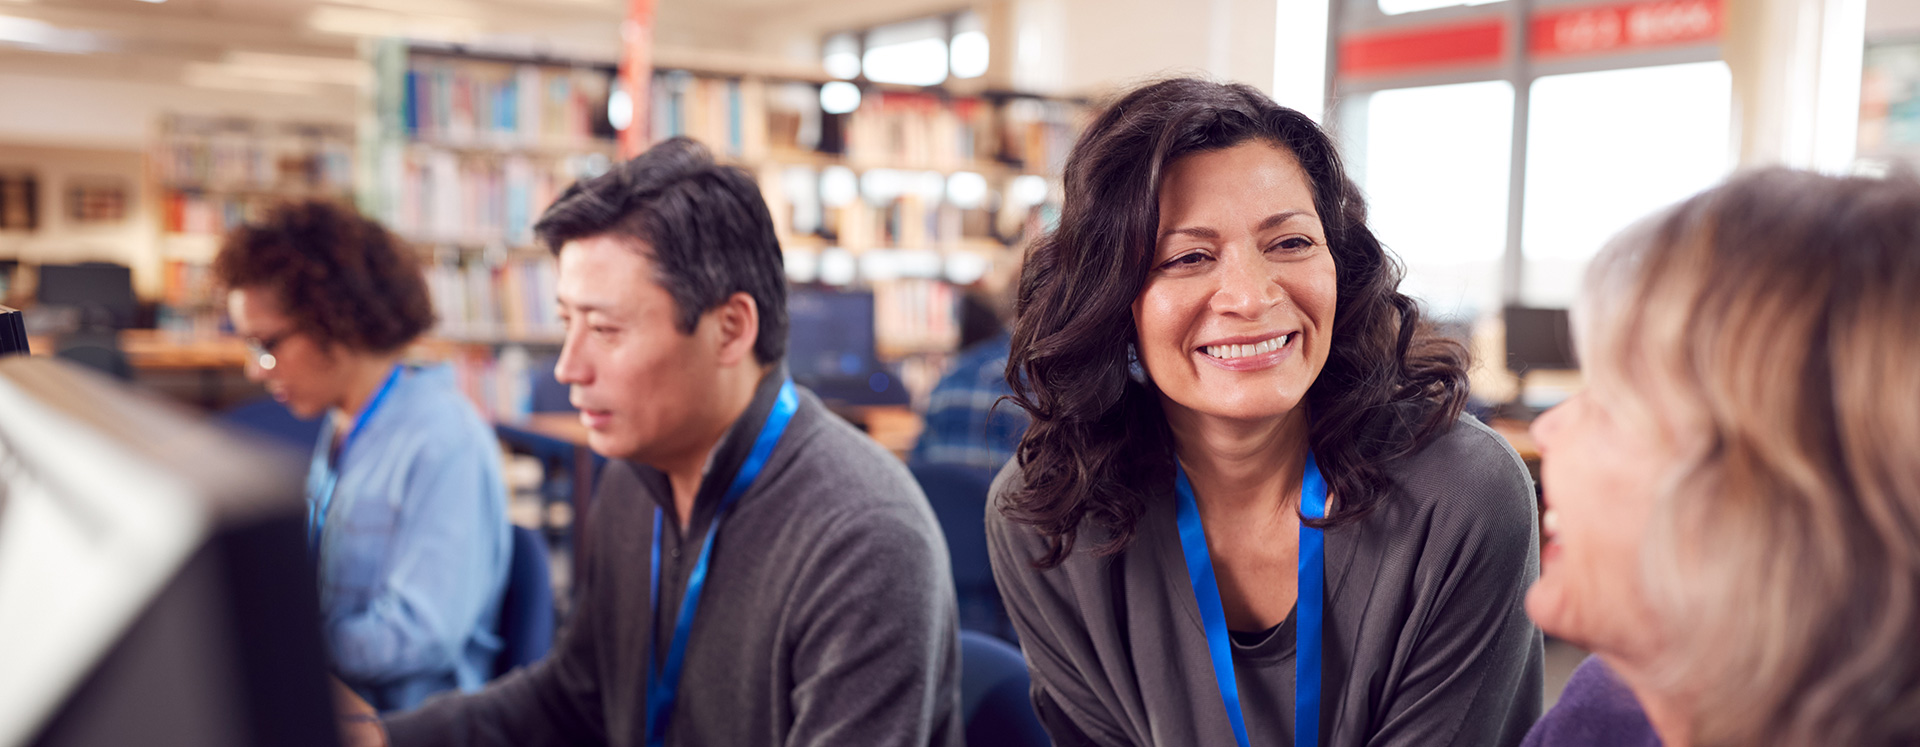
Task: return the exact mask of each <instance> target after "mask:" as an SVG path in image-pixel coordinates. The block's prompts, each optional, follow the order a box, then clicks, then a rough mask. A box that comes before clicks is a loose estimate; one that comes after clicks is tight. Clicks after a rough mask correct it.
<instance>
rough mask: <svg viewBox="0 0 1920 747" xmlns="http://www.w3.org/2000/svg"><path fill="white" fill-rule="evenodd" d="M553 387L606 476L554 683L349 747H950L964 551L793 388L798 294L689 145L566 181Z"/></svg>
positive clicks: (479, 698)
mask: <svg viewBox="0 0 1920 747" xmlns="http://www.w3.org/2000/svg"><path fill="white" fill-rule="evenodd" d="M535 232H536V233H537V234H538V235H539V237H540V240H541V241H542V242H543V243H545V244H546V245H548V246H549V247H551V248H552V249H553V251H554V252H555V253H556V254H558V256H559V275H558V286H557V291H556V292H557V296H558V298H557V301H558V303H559V306H560V314H561V318H562V321H564V322H565V323H566V341H565V344H564V347H563V349H562V351H561V354H560V360H559V363H558V364H557V365H556V366H555V369H554V375H555V377H556V378H557V379H558V380H559V381H560V382H561V383H563V384H566V385H568V387H569V389H570V392H571V394H570V396H571V398H572V401H573V403H574V404H575V405H576V406H578V407H579V408H580V417H581V421H582V424H583V425H584V426H585V427H586V431H587V442H588V444H589V445H590V446H591V447H592V448H593V450H594V451H595V452H597V453H600V454H602V455H605V456H607V457H610V458H612V459H613V461H610V462H609V463H608V464H607V467H606V469H605V471H604V473H603V474H602V476H601V478H600V484H599V486H598V488H597V489H596V492H595V497H594V500H593V504H592V505H593V512H592V514H591V521H589V522H586V525H587V526H588V527H589V529H588V530H587V532H588V534H587V536H586V537H584V538H582V541H583V542H585V543H586V548H587V553H586V556H585V560H584V561H583V564H582V567H581V568H580V569H579V570H578V572H577V575H576V578H577V579H578V583H579V586H577V587H576V592H577V593H576V598H577V600H578V601H577V602H576V603H575V607H574V612H573V614H572V615H571V616H570V617H569V619H568V621H567V625H566V629H565V631H563V632H562V634H561V636H560V640H559V642H558V643H557V644H556V645H555V646H554V648H553V652H552V653H551V654H550V655H548V657H547V658H546V659H544V660H542V661H541V662H539V663H537V664H535V665H533V666H531V667H528V668H525V669H521V670H519V671H517V672H515V673H513V674H509V675H507V676H506V677H503V678H501V679H500V680H499V681H498V682H496V683H495V684H494V685H492V686H490V687H488V688H487V689H486V690H484V691H482V692H479V693H474V694H471V695H457V696H454V695H450V696H445V697H440V698H435V699H433V700H430V701H428V702H427V703H426V704H425V705H423V706H421V707H420V708H419V709H416V710H414V711H412V712H409V713H404V714H399V715H397V716H394V717H392V718H390V719H388V720H386V721H385V722H383V723H382V722H372V721H368V720H366V719H365V717H366V716H368V715H369V714H367V713H365V712H364V711H362V710H359V709H358V708H357V707H356V706H355V705H354V704H351V703H349V704H348V705H347V707H345V708H343V709H342V711H343V712H342V714H341V722H342V726H343V727H344V729H345V731H346V732H347V736H348V738H349V739H350V740H358V741H357V742H353V743H357V744H378V743H380V742H382V741H384V739H385V738H387V737H391V739H392V742H393V744H396V745H402V746H406V745H447V746H450V747H451V746H454V745H462V746H464V745H500V746H501V747H507V746H509V745H511V746H513V747H531V746H537V745H580V744H588V745H592V744H609V745H631V746H633V747H639V746H641V745H662V744H664V745H912V746H915V747H920V746H923V745H940V746H944V745H957V744H958V743H959V742H960V738H961V733H962V732H961V728H962V727H961V719H960V715H959V713H958V711H959V706H960V704H959V680H960V660H959V654H960V652H959V632H958V621H957V615H956V612H955V602H954V592H953V581H952V577H951V576H950V574H949V572H948V570H947V560H946V558H947V551H946V547H945V544H944V542H943V541H942V539H941V535H940V529H939V526H938V525H937V524H935V522H934V517H933V513H932V510H931V509H930V508H929V507H928V506H927V499H926V497H925V496H924V495H923V494H921V492H920V489H919V488H918V487H917V486H916V485H915V484H914V481H913V477H912V475H910V474H909V473H908V472H907V469H906V466H905V465H903V464H902V463H901V462H900V460H898V459H896V458H894V457H893V455H891V454H888V453H887V452H886V451H885V450H883V449H881V448H880V446H879V445H878V444H876V443H874V441H873V439H871V438H868V437H867V436H866V435H865V434H863V433H861V432H859V431H858V430H855V429H854V428H853V426H851V425H849V424H848V423H847V422H846V421H845V420H842V419H840V418H839V417H838V416H836V415H834V414H833V413H832V412H831V411H829V410H827V408H826V406H825V405H823V404H821V402H820V400H819V398H817V397H815V396H814V395H813V393H811V392H808V391H806V390H805V389H802V388H800V387H798V386H796V385H795V384H794V383H793V381H792V379H791V378H790V377H789V376H788V374H787V366H786V362H785V359H786V348H787V285H786V274H785V265H784V262H783V260H782V257H781V252H780V244H779V242H778V240H777V239H776V238H775V236H774V230H773V218H772V216H771V214H770V213H769V212H768V211H767V206H766V203H765V202H763V201H762V198H761V194H760V188H759V187H758V186H757V185H756V184H755V182H754V180H753V178H752V177H751V176H749V175H748V174H747V173H746V172H744V171H742V170H740V169H738V168H734V167H729V166H723V165H720V164H717V163H715V162H714V160H713V157H712V155H711V154H710V153H709V152H708V151H707V150H706V148H704V147H703V146H701V145H699V144H698V143H695V142H694V141H692V140H689V139H686V138H674V139H671V140H668V141H666V142H663V143H661V144H659V145H655V146H654V147H652V148H651V149H649V150H647V151H646V152H645V153H642V154H641V155H640V156H638V157H636V158H634V159H632V160H630V161H627V162H625V163H622V164H619V165H617V166H615V167H614V168H613V169H612V170H611V171H608V172H607V173H605V174H602V175H600V176H597V177H594V178H592V179H587V180H583V181H580V182H578V183H575V184H574V185H573V186H571V187H569V188H568V189H567V191H566V192H565V193H563V194H562V195H561V196H560V198H559V199H558V200H556V201H555V202H554V204H553V205H552V206H551V207H549V208H547V210H546V213H545V214H544V215H542V216H541V218H540V222H539V224H538V225H537V226H535Z"/></svg>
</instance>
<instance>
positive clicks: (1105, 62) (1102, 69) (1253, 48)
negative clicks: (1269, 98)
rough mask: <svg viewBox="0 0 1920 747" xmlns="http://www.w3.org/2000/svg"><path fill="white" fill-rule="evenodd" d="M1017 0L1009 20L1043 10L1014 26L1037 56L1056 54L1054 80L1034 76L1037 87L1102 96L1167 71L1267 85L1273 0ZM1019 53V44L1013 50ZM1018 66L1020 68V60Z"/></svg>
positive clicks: (1269, 87) (1270, 87)
mask: <svg viewBox="0 0 1920 747" xmlns="http://www.w3.org/2000/svg"><path fill="white" fill-rule="evenodd" d="M1019 4H1020V6H1021V7H1020V9H1019V10H1020V12H1017V13H1016V19H1019V18H1021V16H1022V15H1023V14H1026V12H1027V11H1029V9H1030V8H1032V9H1036V10H1037V9H1045V11H1043V12H1033V13H1030V14H1029V17H1031V18H1032V19H1034V21H1035V24H1034V25H1028V26H1024V27H1021V28H1019V29H1018V30H1017V32H1016V33H1018V34H1020V35H1022V36H1023V37H1025V38H1031V39H1034V40H1035V43H1036V44H1037V45H1038V46H1039V50H1038V52H1039V54H1041V55H1042V56H1043V58H1044V57H1055V58H1057V59H1058V60H1059V62H1058V63H1057V64H1058V65H1059V67H1058V79H1057V80H1055V81H1035V83H1036V84H1039V85H1040V87H1042V89H1043V90H1051V91H1052V92H1057V93H1078V94H1091V95H1102V94H1108V93H1114V92H1118V91H1122V90H1124V89H1126V88H1130V87H1132V86H1133V85H1135V84H1138V83H1140V82H1143V81H1146V80H1151V79H1154V78H1160V77H1165V76H1169V75H1201V76H1207V77H1211V78H1214V79H1217V80H1222V81H1235V82H1242V83H1249V84H1252V85H1253V86H1254V87H1256V88H1259V89H1261V90H1264V91H1269V92H1271V91H1272V90H1273V49H1274V34H1273V26H1274V0H1180V1H1179V2H1164V1H1161V2H1156V1H1155V0H1020V3H1019ZM1049 6H1053V7H1049ZM1055 8H1057V11H1055ZM1029 34H1031V36H1027V35H1029ZM1024 51H1025V50H1024V49H1021V50H1018V52H1016V54H1017V56H1018V55H1019V53H1020V52H1024ZM1019 64H1020V65H1021V66H1022V67H1024V66H1025V60H1020V61H1019ZM1018 70H1019V68H1016V74H1018V73H1017V71H1018ZM1045 83H1053V84H1054V85H1052V86H1046V85H1045Z"/></svg>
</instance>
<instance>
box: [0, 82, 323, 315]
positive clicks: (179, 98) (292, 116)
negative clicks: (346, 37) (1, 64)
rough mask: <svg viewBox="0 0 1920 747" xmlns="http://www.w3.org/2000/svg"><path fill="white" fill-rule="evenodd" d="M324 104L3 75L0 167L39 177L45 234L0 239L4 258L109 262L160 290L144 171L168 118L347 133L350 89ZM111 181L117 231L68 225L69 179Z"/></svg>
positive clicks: (153, 205)
mask: <svg viewBox="0 0 1920 747" xmlns="http://www.w3.org/2000/svg"><path fill="white" fill-rule="evenodd" d="M322 90H323V93H322V94H320V95H287V94H277V93H270V92H263V91H236V90H221V89H208V88H196V87H191V86H186V85H182V84H177V83H161V82H152V81H140V80H112V79H108V78H103V77H95V76H60V75H49V74H44V73H37V72H17V71H16V72H0V91H4V92H5V94H4V95H5V98H6V100H7V102H8V105H6V106H0V168H13V167H24V168H27V169H30V170H32V171H33V172H34V173H35V175H36V176H37V177H38V182H39V190H40V220H41V224H40V228H39V230H37V231H34V232H32V233H25V232H17V231H7V232H0V258H7V259H20V260H23V261H26V262H32V263H36V264H38V263H46V262H78V261H104V262H118V263H121V264H124V265H127V266H129V267H131V268H133V279H134V288H135V290H137V291H138V292H139V293H140V294H141V296H143V297H148V298H151V297H153V296H156V295H158V294H159V293H160V290H161V266H162V259H163V257H164V252H163V251H162V249H163V244H162V239H161V236H160V213H159V205H158V204H157V200H158V197H157V196H156V195H155V194H154V190H153V186H154V185H153V184H152V183H151V178H150V175H149V172H148V169H147V166H146V153H147V151H148V149H149V148H151V147H153V143H154V140H155V138H156V136H157V134H158V128H159V122H160V118H161V116H162V115H164V114H167V113H183V114H208V115H221V114H223V115H235V116H243V117H248V118H252V119H262V120H267V121H295V120H297V121H304V122H332V123H340V124H347V125H351V124H353V122H354V118H355V116H356V114H357V111H358V106H359V105H358V102H357V100H356V97H355V96H354V94H353V93H352V92H351V90H350V89H338V88H336V89H332V90H328V89H322ZM88 176H114V177H120V178H123V179H124V181H125V182H126V183H127V185H128V187H129V192H128V200H129V202H128V205H127V212H128V215H127V220H126V222H125V223H123V224H121V225H119V226H116V227H93V226H88V227H81V226H73V225H69V224H67V223H66V222H65V219H64V217H63V216H62V211H63V210H64V204H65V203H64V201H65V184H66V182H67V180H68V179H69V178H73V177H88Z"/></svg>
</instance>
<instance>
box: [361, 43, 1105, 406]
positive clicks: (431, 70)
mask: <svg viewBox="0 0 1920 747" xmlns="http://www.w3.org/2000/svg"><path fill="white" fill-rule="evenodd" d="M374 62H375V64H374V68H375V71H376V80H377V81H378V86H377V91H376V96H375V100H376V101H378V102H379V106H378V111H376V113H375V117H373V120H374V121H376V122H378V126H377V131H376V132H375V133H373V135H374V136H373V137H372V138H370V139H368V140H370V141H371V142H372V143H374V145H373V147H372V148H371V149H370V150H369V149H363V154H362V156H363V161H364V163H365V164H366V171H368V172H369V173H372V174H374V175H375V178H374V184H373V185H371V188H370V189H368V190H364V191H363V200H362V207H363V209H365V210H366V211H367V212H369V213H370V214H372V215H375V216H377V217H379V218H380V219H382V220H384V221H385V222H386V223H387V224H388V225H389V226H390V227H392V228H393V229H394V230H396V231H397V232H398V233H400V234H401V235H402V236H405V237H407V238H408V239H410V240H412V241H413V242H414V243H416V244H417V245H419V246H421V247H424V248H426V249H427V254H428V255H429V256H430V260H429V262H428V266H427V275H428V283H429V286H430V288H431V289H432V291H433V294H434V299H435V310H436V313H437V315H438V316H439V318H440V320H441V326H440V327H439V328H438V329H437V330H436V332H435V336H436V337H437V338H438V339H440V340H442V341H444V342H446V343H447V344H448V346H449V352H448V354H449V355H450V356H451V357H453V358H454V359H455V360H456V361H457V362H460V363H461V366H462V370H463V371H464V372H465V373H463V377H464V378H463V385H465V384H471V388H470V392H471V393H473V394H474V396H475V398H476V400H478V401H482V402H485V403H489V405H483V408H482V409H483V410H489V411H490V413H492V414H496V415H497V416H498V417H501V418H502V419H505V420H513V419H515V418H516V417H517V416H519V415H520V413H517V412H516V411H515V410H514V408H512V407H500V406H499V405H503V404H505V405H511V404H512V403H514V402H516V401H518V400H519V399H520V398H519V397H517V395H516V393H515V392H514V391H512V388H513V387H517V386H518V384H508V383H507V382H509V381H510V380H512V378H513V377H514V376H515V375H517V372H516V371H515V370H512V369H515V367H516V364H515V363H514V362H510V361H502V360H501V357H502V356H503V355H505V354H506V351H507V350H508V349H510V348H511V349H517V350H520V351H522V352H516V353H514V354H513V355H514V357H515V358H519V357H523V356H524V355H528V354H548V353H550V352H552V351H553V349H555V348H557V345H558V343H559V341H560V339H559V338H560V335H561V334H562V332H563V330H561V329H560V327H559V324H558V319H557V317H556V316H555V315H554V310H553V304H552V297H553V281H554V278H553V276H554V275H555V274H556V273H555V264H554V261H553V259H552V258H551V256H550V254H549V253H548V252H546V251H544V250H543V249H542V248H540V247H536V246H534V243H535V242H534V237H533V235H532V231H531V227H532V224H533V222H535V221H536V220H537V219H538V216H539V215H540V213H541V212H542V211H543V210H544V209H545V208H546V207H547V205H548V204H550V203H551V202H552V200H553V199H554V198H555V197H557V196H558V194H559V193H560V191H562V190H563V189H564V188H565V187H566V186H568V185H569V184H571V183H572V182H573V181H575V180H578V179H581V178H586V177H591V176H594V175H597V174H598V173H600V172H601V171H603V170H604V169H606V168H608V167H610V166H611V164H612V159H613V158H614V154H615V151H616V148H615V141H614V139H613V138H614V134H615V133H614V130H613V129H612V127H611V124H610V123H609V121H608V118H607V117H606V116H605V111H606V103H607V96H608V94H609V92H610V91H611V89H612V82H613V76H614V69H613V67H612V66H611V65H610V64H603V63H582V62H577V61H560V60H550V59H544V58H517V57H510V56H502V55H493V54H467V53H465V52H463V51H461V50H458V49H451V48H441V47H433V48H423V47H419V46H408V45H406V44H403V43H398V42H390V43H385V44H384V45H382V46H381V47H380V48H379V49H378V50H377V51H376V53H375V60H374ZM825 82H826V81H824V80H822V79H817V78H809V77H806V76H797V75H790V74H781V73H779V72H778V71H775V72H772V73H766V74H761V73H753V72H715V71H701V70H691V69H656V70H654V71H653V72H652V74H651V79H650V81H649V83H650V85H649V88H648V90H649V92H650V93H649V98H648V100H646V101H643V102H637V105H636V106H635V111H634V117H633V125H632V126H635V127H641V128H645V130H646V131H647V133H648V137H647V138H646V141H647V142H650V143H651V142H659V141H661V140H664V139H666V138H669V137H674V136H681V135H684V136H687V137H691V138H693V139H695V140H699V141H701V142H702V143H704V144H706V145H707V146H708V147H709V148H710V149H711V150H712V151H713V152H714V154H715V155H716V157H718V158H720V159H721V160H723V161H725V162H727V163H731V164H734V165H737V166H740V167H742V168H744V169H746V170H747V171H748V172H749V173H751V174H753V175H754V176H755V178H756V180H757V181H758V183H759V184H760V187H761V192H762V195H763V196H764V197H765V198H766V201H767V204H768V207H769V209H770V210H771V211H772V213H773V215H774V220H775V224H776V232H777V233H778V235H779V237H780V240H781V244H782V246H783V247H785V249H786V251H787V252H788V253H789V255H805V256H802V257H799V258H798V259H796V260H793V261H791V262H790V270H791V269H792V267H794V266H817V265H820V264H821V263H839V264H840V265H841V266H844V264H845V260H846V257H847V256H851V257H852V258H853V261H854V264H855V266H856V268H858V269H857V271H856V272H854V273H853V274H852V277H849V278H844V279H840V281H841V282H843V283H848V284H851V285H855V286H860V287H866V288H870V289H872V290H873V291H874V296H875V299H876V300H875V303H876V305H877V307H878V308H876V310H875V311H876V313H875V318H876V320H877V321H876V329H875V333H876V340H877V343H878V344H877V347H878V348H879V350H878V352H880V353H881V354H882V356H883V357H884V358H885V359H888V360H894V361H898V362H900V363H901V365H902V367H903V369H904V370H903V373H904V374H906V378H907V379H908V381H907V382H906V383H907V384H908V387H909V389H910V390H914V391H917V392H918V394H919V395H920V396H924V394H925V392H926V391H927V390H930V389H931V387H932V385H933V383H934V381H935V380H936V379H937V377H938V374H939V369H940V368H941V365H940V364H941V363H942V362H943V361H944V356H945V355H946V354H947V353H950V352H952V350H953V347H954V346H955V344H956V343H957V340H958V337H959V334H958V320H957V299H958V296H959V288H958V286H959V285H963V284H965V283H966V282H971V278H966V277H961V276H950V274H949V273H948V272H947V269H948V268H949V267H955V266H959V267H974V268H982V267H985V268H991V267H994V266H1004V265H1005V264H1006V263H1009V262H1012V261H1013V260H1014V259H1015V257H1016V254H1015V252H1016V251H1017V248H1018V247H1019V246H1020V245H1021V244H1022V243H1023V242H1025V241H1027V240H1030V239H1031V238H1032V237H1033V236H1034V235H1035V234H1036V233H1038V231H1040V230H1043V229H1044V227H1045V225H1046V223H1047V222H1048V218H1047V217H1046V203H1048V202H1049V200H1047V199H1039V200H1034V199H1028V200H1026V201H1025V202H1022V201H1020V200H1017V199H1015V197H1016V195H1015V193H1016V192H1021V194H1023V195H1025V196H1027V197H1028V198H1031V197H1032V196H1033V193H1034V192H1035V191H1036V190H1035V187H1036V185H1044V186H1043V187H1042V188H1041V189H1039V190H1038V191H1039V192H1041V193H1043V194H1044V195H1057V194H1058V180H1059V176H1060V174H1059V172H1060V167H1061V166H1062V164H1063V163H1064V161H1065V157H1066V152H1067V150H1068V149H1069V148H1070V147H1071V145H1072V142H1073V138H1074V137H1076V136H1077V134H1078V132H1079V130H1080V128H1081V127H1082V126H1083V124H1084V119H1085V118H1086V117H1087V115H1088V107H1087V106H1086V104H1085V102H1083V101H1078V100H1066V99H1047V98H1041V97H1036V96H1026V95H1020V94H1015V93H1008V92H986V93H977V94H964V95H962V94H955V93H951V92H948V91H946V90H943V89H939V88H910V87H901V86H879V85H870V84H863V93H862V103H861V105H860V107H858V108H857V109H855V110H854V111H853V112H851V113H848V114H828V113H826V112H824V111H823V110H822V109H821V105H820V86H821V85H822V84H823V83H825ZM363 142H364V141H363ZM830 174H831V176H830ZM956 178H957V179H958V180H959V181H960V182H963V183H965V184H968V185H971V187H972V189H971V194H962V195H959V196H961V197H970V199H965V200H955V199H950V198H952V197H954V196H955V195H954V194H952V193H955V190H953V189H949V188H948V184H949V183H950V182H953V181H954V180H955V179H956ZM829 180H837V181H835V185H834V186H835V189H834V190H832V191H833V194H826V192H828V191H830V190H828V189H826V185H825V183H824V182H825V181H829ZM1036 180H1038V181H1036ZM863 182H866V184H863ZM849 183H851V184H852V189H851V192H852V194H851V195H849V194H848V192H849V190H848V189H847V186H848V184H849ZM890 186H891V188H889V187H890ZM1022 190H1024V191H1022ZM959 191H961V192H966V191H967V190H959ZM867 255H881V256H880V259H874V258H871V257H868V256H867ZM956 255H967V256H969V257H972V258H974V260H975V261H961V262H957V263H955V262H949V261H948V258H949V257H952V256H956ZM876 268H891V269H890V270H888V271H886V272H867V271H866V270H868V269H876ZM982 272H984V270H982ZM963 274H964V273H963ZM978 274H979V273H975V275H976V276H977V275H978ZM795 279H796V280H797V281H801V280H814V279H816V278H800V277H796V278H795ZM818 279H824V278H818ZM956 281H958V282H956Z"/></svg>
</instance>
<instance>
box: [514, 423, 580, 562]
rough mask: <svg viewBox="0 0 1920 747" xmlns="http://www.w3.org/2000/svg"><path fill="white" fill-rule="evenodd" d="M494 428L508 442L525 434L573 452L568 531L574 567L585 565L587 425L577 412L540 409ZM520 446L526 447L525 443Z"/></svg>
mask: <svg viewBox="0 0 1920 747" xmlns="http://www.w3.org/2000/svg"><path fill="white" fill-rule="evenodd" d="M494 431H495V432H496V433H498V434H499V435H500V436H501V437H502V438H503V439H505V440H507V441H510V442H517V441H521V440H522V439H520V438H518V437H517V436H519V435H520V434H525V435H530V436H534V437H536V438H541V439H546V440H548V441H553V442H557V443H559V444H562V445H565V446H566V447H568V448H569V449H570V450H571V451H572V452H573V455H572V461H573V496H572V503H573V521H572V525H571V526H570V527H569V531H571V532H572V533H573V537H574V542H573V567H574V568H585V567H586V565H584V564H585V562H586V546H587V545H586V542H585V541H584V540H585V538H586V536H587V521H588V510H589V509H591V508H592V507H593V488H594V485H593V483H594V479H593V478H594V465H593V460H594V454H593V450H592V449H591V448H589V447H588V445H587V426H586V424H584V423H581V422H580V414H579V413H573V412H539V413H534V414H532V415H530V416H528V417H527V419H526V420H522V421H519V422H512V423H504V422H502V423H495V424H494ZM522 448H526V447H525V445H524V444H523V445H522ZM543 521H544V519H543Z"/></svg>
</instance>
